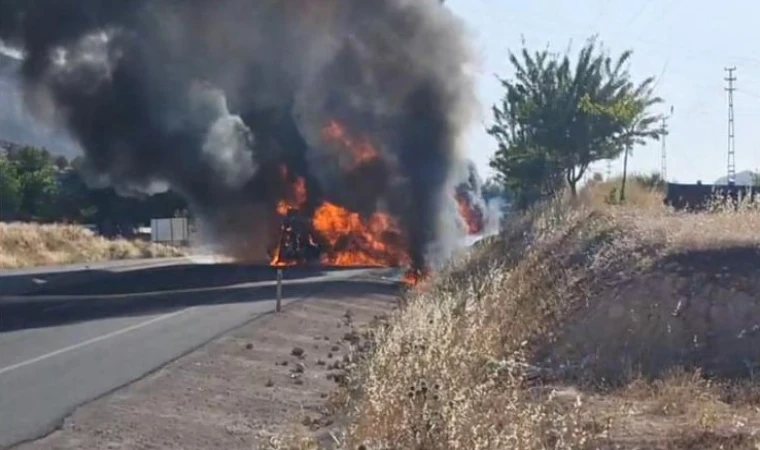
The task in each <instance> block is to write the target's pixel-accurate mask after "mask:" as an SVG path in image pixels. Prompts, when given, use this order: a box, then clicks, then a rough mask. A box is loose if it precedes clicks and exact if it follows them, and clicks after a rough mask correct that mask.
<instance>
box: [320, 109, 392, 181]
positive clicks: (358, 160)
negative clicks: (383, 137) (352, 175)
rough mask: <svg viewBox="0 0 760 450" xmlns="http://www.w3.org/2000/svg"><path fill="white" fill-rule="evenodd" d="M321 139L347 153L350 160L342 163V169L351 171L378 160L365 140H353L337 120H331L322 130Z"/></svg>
mask: <svg viewBox="0 0 760 450" xmlns="http://www.w3.org/2000/svg"><path fill="white" fill-rule="evenodd" d="M322 138H323V139H324V140H325V141H326V142H328V143H331V144H333V145H338V146H339V147H340V149H341V150H344V151H347V152H348V154H349V155H350V156H351V159H350V160H349V161H347V162H343V161H345V159H344V160H343V161H342V162H343V164H342V165H343V168H344V169H346V170H353V169H355V168H357V167H359V166H361V165H364V164H369V163H371V162H374V161H377V160H378V158H379V157H378V155H377V151H376V150H375V148H374V147H373V146H372V143H371V142H370V141H369V139H367V138H360V139H358V140H357V139H354V138H352V137H351V136H350V135H349V134H348V132H347V131H346V128H345V127H344V126H343V125H341V124H340V123H339V122H338V121H337V120H331V121H330V122H328V123H327V125H326V126H325V127H324V128H323V129H322Z"/></svg>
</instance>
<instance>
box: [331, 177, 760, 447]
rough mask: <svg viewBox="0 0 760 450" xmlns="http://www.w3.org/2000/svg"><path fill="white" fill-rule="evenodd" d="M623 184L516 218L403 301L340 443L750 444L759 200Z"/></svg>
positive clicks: (759, 342)
mask: <svg viewBox="0 0 760 450" xmlns="http://www.w3.org/2000/svg"><path fill="white" fill-rule="evenodd" d="M630 186H632V188H631V190H630V191H628V194H629V195H628V198H629V202H628V203H627V204H626V205H624V206H617V205H611V204H609V203H608V202H606V201H604V200H603V198H604V196H605V195H606V194H604V193H603V192H604V191H605V189H600V188H599V187H597V188H596V189H594V188H589V189H587V190H586V192H584V193H583V196H582V199H583V201H582V202H580V204H578V203H576V204H575V205H573V206H569V205H568V204H567V202H555V203H553V204H549V205H546V206H545V207H543V208H541V209H539V210H536V211H533V212H531V213H529V214H526V215H524V216H521V217H517V218H515V219H514V220H512V222H511V223H510V225H509V226H508V228H507V231H506V233H505V234H504V235H503V236H501V237H498V238H494V239H490V240H487V241H486V242H484V243H483V244H482V245H479V246H478V248H476V249H474V250H473V251H472V252H470V254H468V255H467V256H465V257H463V258H462V259H461V260H459V261H456V262H454V263H452V264H451V266H450V267H449V268H448V269H447V270H445V271H444V272H442V273H440V274H439V275H438V276H436V278H435V279H433V280H432V281H431V283H429V284H426V285H425V286H424V287H423V288H421V289H418V290H416V292H414V293H413V294H411V295H410V296H409V298H407V299H406V302H405V305H404V307H403V308H402V309H401V310H400V311H399V312H398V314H397V315H396V316H395V317H393V318H392V321H391V326H389V327H388V328H386V329H385V330H384V331H382V332H381V333H379V337H378V343H377V347H376V349H375V351H374V354H373V356H372V358H371V359H370V362H369V363H368V365H367V366H366V368H365V369H364V370H365V371H366V373H365V377H364V383H363V386H362V391H361V396H360V398H359V400H358V401H357V402H356V404H355V405H354V408H355V411H354V422H353V425H352V426H351V427H350V429H349V430H348V436H347V442H346V443H345V447H346V448H351V449H356V448H362V446H363V448H366V449H368V450H371V449H376V450H380V449H420V450H422V449H424V450H437V449H441V450H443V449H463V450H464V449H466V450H471V449H472V450H474V449H494V450H495V449H499V450H501V449H585V448H588V449H591V448H624V449H633V448H663V449H665V448H668V449H713V448H715V449H717V448H724V449H755V448H758V446H760V440H758V439H757V438H756V437H755V434H756V432H757V431H760V413H759V412H758V411H760V401H758V399H760V389H757V387H756V386H755V383H754V381H753V373H754V362H755V361H757V360H758V359H759V358H760V336H758V334H760V333H758V330H760V322H758V317H760V298H759V297H760V295H758V293H760V209H758V208H756V207H753V206H751V205H750V204H743V205H741V206H740V207H739V208H738V209H729V208H720V207H716V208H714V211H712V212H711V213H704V214H697V215H687V214H680V213H675V212H672V211H668V210H666V209H665V208H664V207H662V206H661V205H662V201H661V197H659V198H658V197H657V195H659V194H657V193H654V192H651V191H647V190H642V189H640V188H641V186H640V185H637V184H636V183H632V184H631V185H630ZM600 191H601V192H602V193H600ZM634 192H636V193H637V194H634ZM600 199H602V200H600Z"/></svg>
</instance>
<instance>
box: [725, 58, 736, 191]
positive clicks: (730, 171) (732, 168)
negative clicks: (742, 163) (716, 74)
mask: <svg viewBox="0 0 760 450" xmlns="http://www.w3.org/2000/svg"><path fill="white" fill-rule="evenodd" d="M724 70H725V71H726V72H728V77H727V78H726V79H725V80H726V81H728V87H727V88H726V91H728V167H727V170H726V172H727V174H726V175H727V184H732V183H735V182H736V144H735V142H734V91H735V90H736V88H735V87H734V81H736V77H735V76H734V71H735V70H736V67H726V68H725V69H724Z"/></svg>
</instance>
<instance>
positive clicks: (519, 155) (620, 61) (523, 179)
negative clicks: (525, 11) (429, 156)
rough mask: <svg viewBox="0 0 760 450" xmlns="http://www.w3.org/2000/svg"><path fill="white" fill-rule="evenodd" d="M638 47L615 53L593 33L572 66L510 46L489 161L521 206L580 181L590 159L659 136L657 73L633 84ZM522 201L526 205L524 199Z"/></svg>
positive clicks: (551, 56)
mask: <svg viewBox="0 0 760 450" xmlns="http://www.w3.org/2000/svg"><path fill="white" fill-rule="evenodd" d="M631 55H632V53H631V52H630V51H626V52H624V53H623V54H621V55H620V56H619V57H618V58H615V59H613V58H612V57H610V56H609V55H607V53H605V52H604V51H601V50H599V49H598V48H597V45H596V39H594V38H592V39H590V40H589V41H588V42H587V43H586V45H585V46H584V47H583V48H582V49H581V51H580V53H579V54H578V57H577V61H576V62H575V63H574V64H573V63H572V62H571V58H570V56H569V55H568V54H565V55H563V56H560V55H556V54H552V53H549V51H548V50H542V51H536V52H530V51H529V50H528V49H526V48H525V47H524V46H523V49H522V51H521V53H520V54H519V56H518V55H516V54H514V53H512V52H510V54H509V60H510V62H511V64H512V66H513V68H514V70H515V74H514V76H513V78H512V79H500V81H501V84H502V86H503V87H504V89H505V95H504V97H503V98H502V100H501V103H500V104H499V105H495V106H494V107H493V114H494V125H493V126H492V127H491V128H489V130H488V132H489V134H491V135H492V136H494V138H495V139H496V140H497V142H498V150H497V152H496V154H495V155H494V157H493V158H492V160H491V167H493V168H494V169H495V170H496V171H497V173H498V178H499V180H500V181H501V182H503V183H504V184H505V186H507V187H508V188H509V189H511V190H515V189H516V190H517V191H516V192H515V193H516V196H517V197H518V198H517V200H518V205H520V204H521V203H524V204H530V203H531V202H533V201H535V200H537V199H539V198H541V197H543V196H546V195H551V194H554V193H556V192H557V191H558V190H560V189H562V188H563V187H564V186H569V188H570V192H571V193H572V194H573V195H576V194H577V184H578V182H579V181H580V180H581V179H582V178H583V176H584V174H585V172H586V170H587V169H588V167H589V165H591V164H592V163H593V162H595V161H599V160H603V159H613V158H616V157H618V156H619V155H620V154H621V153H622V152H623V151H624V150H625V149H627V148H630V147H632V146H633V145H634V144H636V143H639V142H641V141H643V140H644V139H646V138H650V137H658V136H659V134H658V132H659V130H657V129H653V128H652V126H653V124H654V123H656V121H657V120H658V119H659V117H658V116H654V115H652V114H650V113H649V109H650V107H651V106H652V105H654V104H656V103H658V102H660V101H661V100H660V99H659V98H656V97H654V96H653V95H652V89H651V87H652V85H653V79H651V78H648V79H646V80H645V81H644V82H643V83H641V84H638V85H637V84H634V83H633V82H632V81H631V77H630V74H629V73H628V70H627V68H626V66H627V64H628V62H629V60H630V57H631ZM523 206H524V205H523Z"/></svg>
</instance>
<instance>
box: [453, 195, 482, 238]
mask: <svg viewBox="0 0 760 450" xmlns="http://www.w3.org/2000/svg"><path fill="white" fill-rule="evenodd" d="M454 198H455V199H456V201H457V206H458V209H459V215H460V216H462V219H464V221H465V223H466V224H467V232H468V233H469V234H471V235H475V234H479V233H481V232H482V231H483V227H484V224H483V212H482V211H480V209H479V208H477V207H476V206H475V205H473V204H471V203H470V199H469V198H468V197H467V195H466V194H460V193H457V194H455V195H454Z"/></svg>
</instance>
